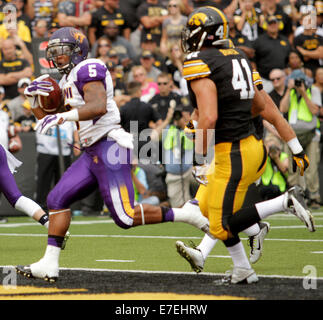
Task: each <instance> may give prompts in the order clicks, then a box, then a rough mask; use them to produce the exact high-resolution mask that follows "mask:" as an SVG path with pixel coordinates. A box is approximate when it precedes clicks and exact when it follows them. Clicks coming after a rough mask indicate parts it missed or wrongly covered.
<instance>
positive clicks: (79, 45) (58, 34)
mask: <svg viewBox="0 0 323 320" xmlns="http://www.w3.org/2000/svg"><path fill="white" fill-rule="evenodd" d="M88 53H89V42H88V40H87V38H86V36H85V35H84V34H83V33H82V32H81V31H80V30H77V29H75V28H72V27H65V28H60V29H58V30H57V31H55V32H54V33H53V34H52V36H51V37H50V39H49V41H48V47H47V49H46V58H47V60H48V62H49V64H50V66H52V65H53V66H54V67H55V68H57V69H58V71H59V72H60V73H62V74H64V73H65V74H69V72H70V71H71V70H72V69H73V68H74V67H75V66H76V65H77V64H79V63H80V62H81V61H83V60H85V59H86V58H87V55H88ZM61 55H67V56H69V57H70V61H69V63H68V64H66V65H64V66H58V65H57V63H56V57H58V56H61Z"/></svg>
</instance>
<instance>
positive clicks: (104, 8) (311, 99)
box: [0, 0, 323, 214]
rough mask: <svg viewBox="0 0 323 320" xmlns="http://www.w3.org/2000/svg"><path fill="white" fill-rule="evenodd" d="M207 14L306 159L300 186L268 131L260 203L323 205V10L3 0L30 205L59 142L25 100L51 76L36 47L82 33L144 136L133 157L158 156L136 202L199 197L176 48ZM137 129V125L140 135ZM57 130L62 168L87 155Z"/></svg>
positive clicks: (4, 76) (11, 104) (143, 173)
mask: <svg viewBox="0 0 323 320" xmlns="http://www.w3.org/2000/svg"><path fill="white" fill-rule="evenodd" d="M200 6H214V7H216V8H219V9H221V10H223V11H224V13H225V14H226V15H227V17H228V21H229V30H230V32H229V33H230V38H231V39H232V42H233V43H234V45H235V46H236V47H239V48H241V50H243V51H244V53H245V54H246V56H247V57H248V58H249V59H250V60H251V62H252V64H253V66H254V68H255V69H257V70H258V72H259V74H260V76H261V78H262V83H263V87H264V89H265V91H266V92H267V93H269V94H270V96H271V97H272V99H273V100H274V101H275V103H276V105H277V107H278V108H279V109H280V111H281V112H282V113H283V115H284V116H285V117H286V119H287V120H288V122H289V123H290V124H291V126H292V127H293V129H294V130H295V132H296V134H297V137H298V139H299V141H300V143H301V144H302V146H303V148H304V150H305V151H306V154H307V155H308V157H309V160H310V167H309V170H307V171H306V172H305V179H301V180H299V179H298V178H299V176H298V175H295V174H293V170H292V161H291V154H290V152H289V151H288V148H287V147H286V145H284V144H283V143H282V141H281V140H280V138H279V135H278V133H277V132H276V131H275V130H274V129H273V128H272V127H271V125H270V124H269V123H265V128H266V132H267V133H266V138H265V145H266V147H267V149H268V159H267V169H266V171H265V173H264V175H263V176H262V179H261V183H260V186H259V191H260V194H261V195H262V197H263V199H270V198H273V197H275V196H277V195H279V194H282V193H283V192H285V191H286V190H287V188H288V187H289V186H293V185H297V184H300V185H301V186H302V187H303V188H304V189H306V191H307V200H308V205H309V206H310V207H311V208H312V209H317V208H319V207H320V204H321V197H320V185H319V182H320V181H319V163H320V155H321V151H322V140H323V138H321V128H322V125H321V122H322V121H323V109H322V106H323V105H322V102H323V40H322V39H323V38H322V37H323V27H322V22H323V19H322V17H323V1H310V0H280V1H279V0H276V1H275V0H261V1H255V0H232V1H230V0H83V1H82V0H11V1H3V0H0V48H1V54H0V110H1V111H0V115H1V117H4V113H6V114H7V116H8V118H9V119H10V125H11V127H14V129H15V130H14V131H15V132H16V133H17V135H19V132H27V133H28V134H35V135H36V143H37V153H38V158H37V168H38V170H37V177H36V180H37V183H38V187H37V197H36V199H35V200H36V201H37V202H38V203H39V204H40V205H41V206H42V207H43V209H46V201H45V199H46V193H48V191H49V190H46V188H45V186H46V185H47V187H48V186H50V185H51V182H52V179H53V180H55V181H57V180H58V177H57V174H56V176H55V172H56V173H57V172H58V171H59V165H58V164H59V157H58V154H59V150H58V148H57V146H56V147H55V146H54V145H55V143H56V137H57V132H56V131H55V130H52V131H51V133H50V134H48V135H47V136H46V137H44V136H43V137H42V136H41V135H39V134H36V133H35V132H34V126H35V123H36V119H35V118H34V116H33V114H32V112H31V106H30V105H29V103H28V100H26V99H25V97H24V94H23V92H24V88H25V87H26V86H28V85H29V84H30V82H31V80H32V79H34V78H35V77H37V76H39V75H40V73H41V72H43V70H44V69H45V70H46V69H48V70H47V72H46V73H50V69H49V65H48V64H47V65H46V61H44V60H45V59H44V58H42V53H41V52H42V51H41V50H44V48H41V46H40V45H39V44H40V43H43V42H42V41H46V39H48V38H49V37H50V35H51V34H52V33H53V32H54V31H55V30H57V29H58V28H60V27H65V26H72V27H75V28H78V29H80V30H82V31H83V33H84V34H86V35H87V37H88V39H89V41H90V44H91V54H90V56H91V57H92V58H98V59H100V60H102V61H103V62H104V63H105V64H106V66H107V67H108V69H109V71H110V73H111V76H112V79H113V85H114V95H115V101H116V103H117V105H118V107H119V109H120V114H121V125H122V126H123V127H124V128H125V130H126V131H128V132H132V133H136V134H138V137H136V138H139V136H140V137H141V138H140V139H137V140H139V142H138V145H137V149H136V151H137V152H138V155H139V157H138V159H139V160H142V158H143V157H142V156H141V155H142V153H141V151H145V145H147V143H148V142H150V141H152V142H154V144H153V145H154V146H155V151H154V150H153V149H152V150H151V154H148V156H149V159H150V160H151V159H152V161H150V162H147V161H146V162H145V161H144V162H142V161H139V163H138V159H134V164H133V171H132V175H133V183H134V188H135V193H136V201H137V202H142V203H145V202H146V203H150V204H159V203H164V202H169V203H170V205H171V206H173V207H180V206H182V205H183V204H184V203H185V202H186V201H187V200H189V199H190V198H191V197H192V196H193V195H194V193H195V191H196V188H197V184H196V182H195V180H194V179H192V174H191V173H192V169H193V168H192V164H188V163H187V161H184V157H187V155H188V154H190V153H192V152H193V144H192V142H191V141H190V140H189V139H188V138H187V137H186V135H185V134H184V127H185V124H186V123H187V122H188V120H189V118H190V114H191V112H192V107H191V104H190V99H189V96H188V89H187V82H186V80H185V79H184V77H183V75H182V63H183V61H184V54H183V52H182V49H181V43H180V39H181V32H182V30H183V28H184V26H185V24H186V21H187V16H188V15H189V14H190V13H191V12H192V11H193V10H194V9H195V8H197V7H200ZM40 70H41V71H40ZM44 73H45V72H44ZM50 74H51V76H53V77H54V76H55V74H53V73H50ZM56 76H57V75H56ZM1 112H2V113H1ZM0 119H1V118H0ZM131 121H137V126H136V128H133V127H132V126H131ZM152 129H154V130H152ZM60 131H61V132H60V136H61V137H62V143H63V157H64V170H65V169H66V168H67V167H68V166H69V164H70V163H71V161H73V157H78V156H79V154H80V153H81V150H80V145H79V141H78V138H77V132H76V128H75V127H74V126H66V128H64V127H61V128H60ZM145 133H147V136H146V137H145V139H143V138H142V134H145ZM53 137H54V138H55V139H54V140H53ZM10 139H15V137H11V138H10ZM0 141H1V143H2V142H3V139H2V138H1V137H0ZM147 141H148V142H147ZM13 142H14V140H9V142H8V146H9V150H10V151H12V152H17V151H19V149H20V147H21V146H19V147H17V145H16V144H15V143H13ZM73 146H74V148H73ZM71 148H72V149H73V150H71ZM165 159H167V160H168V161H166V163H165ZM20 160H21V161H24V159H20ZM49 172H51V174H49ZM58 174H59V172H58ZM91 199H92V200H91ZM98 203H99V206H98ZM102 208H103V202H100V201H98V200H97V197H95V196H93V195H92V196H91V198H87V199H85V200H84V202H83V204H82V210H83V214H86V212H93V211H100V210H101V209H102ZM103 210H104V209H103Z"/></svg>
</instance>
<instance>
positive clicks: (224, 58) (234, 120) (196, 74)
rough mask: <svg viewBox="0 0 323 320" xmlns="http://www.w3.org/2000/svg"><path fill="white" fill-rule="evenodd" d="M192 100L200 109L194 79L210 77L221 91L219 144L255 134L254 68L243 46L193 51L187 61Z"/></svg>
mask: <svg viewBox="0 0 323 320" xmlns="http://www.w3.org/2000/svg"><path fill="white" fill-rule="evenodd" d="M183 77H184V78H185V79H186V80H187V82H188V89H189V94H190V98H191V102H192V104H193V106H194V107H195V108H197V103H196V97H195V94H194V92H193V91H192V89H191V86H190V81H192V80H195V79H200V78H205V77H207V78H210V79H211V80H212V81H214V83H215V84H216V87H217V92H218V119H217V122H216V126H215V143H219V142H234V141H237V140H241V139H243V138H246V137H248V136H250V135H251V134H255V127H254V124H253V121H252V115H251V105H252V99H253V97H254V94H255V91H254V86H253V78H252V68H251V65H250V63H249V61H248V59H247V58H246V57H245V55H244V54H243V53H242V51H241V50H239V49H236V48H234V49H218V48H207V49H205V50H202V51H196V52H192V53H190V54H189V55H188V56H187V58H186V59H185V62H184V67H183Z"/></svg>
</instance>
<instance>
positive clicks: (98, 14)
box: [89, 0, 130, 45]
mask: <svg viewBox="0 0 323 320" xmlns="http://www.w3.org/2000/svg"><path fill="white" fill-rule="evenodd" d="M111 21H113V22H114V23H115V24H116V25H117V26H118V27H119V34H122V35H123V36H124V37H125V38H126V39H128V40H129V37H130V28H128V27H126V21H125V19H124V17H123V14H122V12H121V11H120V9H119V0H105V1H104V5H103V6H102V7H101V8H99V9H98V10H96V11H94V12H93V13H92V22H91V25H90V28H89V40H90V43H91V45H93V44H94V43H95V41H96V39H99V38H100V37H101V36H103V35H104V28H105V27H106V26H107V25H109V23H110V22H111Z"/></svg>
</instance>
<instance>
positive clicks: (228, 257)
mask: <svg viewBox="0 0 323 320" xmlns="http://www.w3.org/2000/svg"><path fill="white" fill-rule="evenodd" d="M207 257H208V258H225V259H230V258H231V256H219V255H215V256H213V255H211V256H207Z"/></svg>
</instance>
